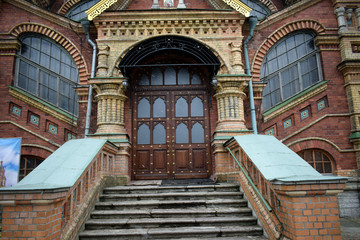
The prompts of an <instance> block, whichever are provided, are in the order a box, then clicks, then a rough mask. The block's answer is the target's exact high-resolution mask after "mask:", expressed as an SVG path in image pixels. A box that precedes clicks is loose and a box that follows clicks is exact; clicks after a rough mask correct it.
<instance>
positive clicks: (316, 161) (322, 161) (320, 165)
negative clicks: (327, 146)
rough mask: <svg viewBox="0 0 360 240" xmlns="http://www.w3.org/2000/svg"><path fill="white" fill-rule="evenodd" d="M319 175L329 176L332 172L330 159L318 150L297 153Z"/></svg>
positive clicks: (332, 167) (326, 154)
mask: <svg viewBox="0 0 360 240" xmlns="http://www.w3.org/2000/svg"><path fill="white" fill-rule="evenodd" d="M297 154H298V155H299V156H300V157H301V158H303V159H304V160H305V161H307V162H308V163H309V164H310V165H311V166H312V167H313V168H315V169H316V171H318V172H319V173H323V174H330V173H333V172H334V169H335V167H334V166H333V162H334V161H333V160H332V157H331V156H330V155H329V154H328V153H326V152H324V151H322V150H320V149H307V150H303V151H301V152H298V153H297Z"/></svg>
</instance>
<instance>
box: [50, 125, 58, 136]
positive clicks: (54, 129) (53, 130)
mask: <svg viewBox="0 0 360 240" xmlns="http://www.w3.org/2000/svg"><path fill="white" fill-rule="evenodd" d="M48 131H49V132H50V133H52V134H56V135H57V132H58V128H57V126H54V125H53V124H51V123H50V124H49V128H48Z"/></svg>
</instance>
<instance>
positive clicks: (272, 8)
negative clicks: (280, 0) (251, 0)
mask: <svg viewBox="0 0 360 240" xmlns="http://www.w3.org/2000/svg"><path fill="white" fill-rule="evenodd" d="M258 1H259V2H260V3H262V4H263V5H264V6H266V7H267V8H269V10H270V11H271V12H276V11H277V10H278V9H277V7H276V6H275V5H274V3H273V2H272V1H270V0H258Z"/></svg>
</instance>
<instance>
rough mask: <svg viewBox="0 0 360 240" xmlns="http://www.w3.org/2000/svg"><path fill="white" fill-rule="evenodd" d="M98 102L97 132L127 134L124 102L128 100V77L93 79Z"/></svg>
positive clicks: (91, 81) (92, 82)
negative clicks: (126, 92) (126, 93)
mask: <svg viewBox="0 0 360 240" xmlns="http://www.w3.org/2000/svg"><path fill="white" fill-rule="evenodd" d="M90 83H91V84H92V85H93V87H94V89H95V91H96V94H97V95H96V96H95V99H96V101H97V102H98V116H97V126H98V129H97V131H96V134H119V135H126V134H127V133H126V129H125V127H124V125H125V123H124V103H125V101H126V100H127V96H126V95H125V91H126V87H125V86H126V84H124V83H126V78H124V77H119V78H96V79H91V80H90Z"/></svg>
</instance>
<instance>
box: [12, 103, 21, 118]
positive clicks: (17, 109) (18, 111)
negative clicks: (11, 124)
mask: <svg viewBox="0 0 360 240" xmlns="http://www.w3.org/2000/svg"><path fill="white" fill-rule="evenodd" d="M11 112H12V113H13V114H15V115H16V116H19V117H20V116H21V108H20V107H17V106H15V105H13V106H12V110H11Z"/></svg>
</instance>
